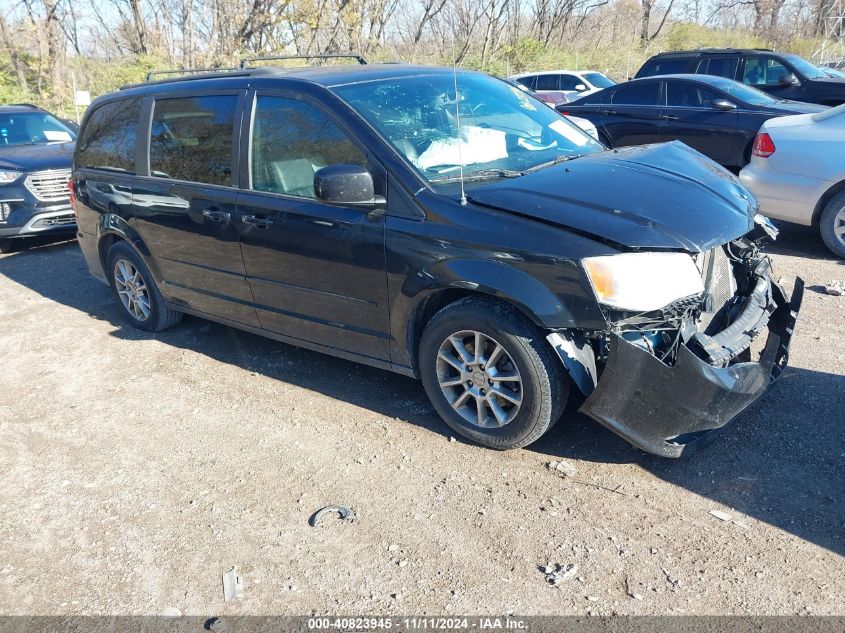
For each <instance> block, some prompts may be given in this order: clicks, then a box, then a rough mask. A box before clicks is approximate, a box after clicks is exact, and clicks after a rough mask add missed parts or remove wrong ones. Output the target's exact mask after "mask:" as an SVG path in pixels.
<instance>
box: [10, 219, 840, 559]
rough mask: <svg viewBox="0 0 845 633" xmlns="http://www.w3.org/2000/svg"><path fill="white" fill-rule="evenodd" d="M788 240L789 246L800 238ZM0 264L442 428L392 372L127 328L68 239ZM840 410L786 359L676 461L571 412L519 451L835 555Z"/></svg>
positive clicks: (237, 339) (834, 379)
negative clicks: (622, 480)
mask: <svg viewBox="0 0 845 633" xmlns="http://www.w3.org/2000/svg"><path fill="white" fill-rule="evenodd" d="M806 237H807V238H808V240H809V236H806ZM809 243H810V242H809V241H808V244H809ZM797 248H798V249H799V252H800V250H801V249H803V248H804V246H801V245H800V244H799V245H798V247H797ZM821 248H822V249H823V248H824V247H823V246H821ZM813 252H814V253H815V255H809V256H819V251H818V249H817V248H816V247H815V246H813ZM825 252H826V251H825ZM794 253H795V251H794V250H793V251H791V254H794ZM0 274H2V275H4V276H5V277H7V278H8V279H10V280H12V281H14V282H17V283H19V284H21V285H24V286H26V287H28V288H30V289H32V290H34V291H35V292H38V293H39V294H41V295H42V296H44V297H46V298H48V299H51V300H53V301H57V302H59V303H62V304H64V305H66V306H69V307H72V308H75V309H78V310H80V311H82V312H86V313H88V314H89V315H91V316H92V317H93V318H96V319H99V320H103V321H107V322H109V323H110V324H112V325H113V326H114V328H115V329H114V331H113V335H114V336H116V337H120V338H124V339H145V338H156V339H158V340H160V341H163V342H165V343H168V344H170V345H173V346H175V347H179V348H184V349H190V350H192V351H195V352H197V353H201V354H205V355H208V356H209V357H211V358H214V359H215V360H218V361H220V362H223V363H230V364H234V365H237V366H239V367H242V368H244V369H246V370H248V371H253V372H256V373H261V374H263V375H266V376H268V377H272V378H275V379H278V380H280V381H284V382H287V383H290V384H295V385H298V386H300V387H303V388H306V389H310V390H314V391H317V392H320V393H323V394H325V395H328V396H330V397H332V398H335V399H338V400H342V401H346V402H350V403H353V404H355V405H358V406H361V407H364V408H368V409H370V410H373V411H376V412H378V413H380V414H383V415H386V416H390V417H395V418H399V419H402V420H406V421H408V422H411V423H413V424H416V425H418V426H421V427H423V428H425V429H428V430H430V431H432V432H434V433H440V434H449V433H450V431H449V429H448V427H446V425H445V424H444V423H443V422H442V421H441V420H440V419H439V418H438V417H437V416H436V414H434V412H433V410H432V408H431V407H430V405H429V404H428V401H427V398H426V396H425V393H424V392H423V389H422V386H421V385H420V383H418V382H417V381H414V380H411V379H409V378H405V377H403V376H399V375H396V374H392V373H390V372H386V371H381V370H378V369H373V368H370V367H366V366H363V365H359V364H356V363H351V362H348V361H343V360H339V359H335V358H332V357H329V356H325V355H322V354H318V353H316V352H310V351H307V350H302V349H299V348H295V347H291V346H288V345H284V344H282V343H277V342H275V341H271V340H269V339H265V338H262V337H260V336H255V335H251V334H246V333H243V332H240V331H237V330H234V329H231V328H228V327H224V326H220V325H216V324H211V323H209V322H207V321H204V320H201V319H195V318H186V319H185V320H184V321H183V322H182V323H181V324H179V325H178V326H176V327H174V328H172V329H171V330H167V331H165V332H161V333H158V334H147V333H144V332H140V331H138V330H135V329H133V328H131V327H129V326H127V325H126V324H125V322H124V321H123V320H122V318H121V314H120V311H119V308H118V306H117V304H116V303H115V302H114V300H113V298H112V295H111V291H110V290H109V289H108V288H107V287H106V286H104V285H102V284H101V283H99V282H97V281H95V280H94V279H93V278H92V277H90V275H89V274H88V272H87V270H86V268H85V264H84V262H83V259H82V255H81V253H80V252H79V249H78V247H77V246H76V244H73V243H64V244H56V245H52V246H44V247H40V248H36V249H33V250H28V251H23V252H19V253H15V254H12V255H7V256H5V257H2V258H0ZM843 411H845V377H844V376H841V375H834V374H827V373H821V372H815V371H811V370H806V369H796V368H790V369H788V370H787V372H786V373H785V375H784V377H783V378H782V380H781V381H780V382H779V383H778V384H777V385H776V386H775V387H774V388H773V389H772V391H771V392H770V393H769V394H767V396H766V397H765V398H764V399H763V400H762V401H760V402H758V403H757V404H755V405H753V406H752V407H751V408H750V409H749V410H748V411H746V412H745V413H744V414H743V415H741V416H740V417H739V418H738V419H737V420H736V421H735V422H734V423H733V424H731V425H729V427H728V428H726V429H724V430H723V431H721V432H720V433H719V434H718V438H716V441H715V442H713V443H710V444H709V445H706V446H704V447H702V448H701V449H700V450H698V451H697V452H696V453H695V454H694V455H692V456H689V457H687V458H686V459H681V460H665V459H661V458H658V457H654V456H651V455H647V454H645V453H643V452H641V451H639V450H637V449H635V448H633V447H631V446H630V445H628V444H627V443H625V442H624V441H623V440H621V439H619V438H618V437H616V436H615V435H614V434H612V433H610V432H609V431H607V430H605V429H604V428H602V427H600V426H599V425H597V424H595V423H593V422H591V421H590V420H588V419H586V418H585V417H584V416H582V415H578V414H576V413H572V412H571V411H570V413H569V415H568V416H567V417H565V419H564V420H562V421H561V422H560V423H559V424H558V426H557V427H555V429H553V430H552V432H550V433H548V434H547V435H546V436H545V437H543V438H542V439H541V440H540V441H538V442H537V443H535V444H534V445H532V446H531V447H530V448H529V449H527V450H531V451H534V452H536V453H538V454H541V455H544V456H549V457H551V456H554V457H557V458H561V457H565V458H573V459H579V460H586V461H594V462H599V463H636V464H638V465H640V466H641V467H642V468H644V469H645V470H647V471H649V472H651V473H653V474H654V475H656V476H657V477H660V478H662V479H664V480H666V481H668V482H670V483H673V484H675V485H677V486H680V487H682V488H685V489H687V490H689V491H691V492H694V493H696V494H698V495H701V496H702V497H706V498H709V499H712V500H713V501H714V502H718V503H719V504H724V505H725V506H728V507H731V508H733V509H735V510H736V511H737V512H740V513H743V514H745V515H748V516H751V517H754V518H756V519H759V520H761V521H765V522H766V523H769V524H771V525H774V526H776V527H778V528H781V529H783V530H785V531H787V532H790V533H792V534H794V535H796V536H798V537H800V538H802V539H805V540H807V541H810V542H813V543H816V544H818V545H821V546H823V547H826V548H828V549H830V550H832V551H834V552H837V553H839V554H845V533H843V531H842V525H843V523H845V492H843V491H845V481H843V472H845V435H843V431H845V428H843V421H845V420H843Z"/></svg>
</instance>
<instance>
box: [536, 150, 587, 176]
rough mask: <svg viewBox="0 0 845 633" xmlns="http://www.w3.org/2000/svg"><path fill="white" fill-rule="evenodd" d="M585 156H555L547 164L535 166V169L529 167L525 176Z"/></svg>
mask: <svg viewBox="0 0 845 633" xmlns="http://www.w3.org/2000/svg"><path fill="white" fill-rule="evenodd" d="M582 156H583V154H568V155H565V156H555V157H554V158H553V159H552V160H549V161H546V162H545V163H540V164H539V165H534V166H533V167H529V168H528V169H526V170H525V171H523V172H522V173H523V174H530V173H531V172H533V171H540V170H541V169H545V168H546V167H553V166H554V165H557V164H558V163H565V162H566V161H568V160H575V159H576V158H581V157H582Z"/></svg>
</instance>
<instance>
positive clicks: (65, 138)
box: [44, 130, 73, 141]
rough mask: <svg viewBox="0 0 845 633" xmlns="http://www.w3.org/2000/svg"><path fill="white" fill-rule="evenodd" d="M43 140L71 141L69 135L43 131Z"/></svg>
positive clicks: (54, 131) (55, 131) (57, 131)
mask: <svg viewBox="0 0 845 633" xmlns="http://www.w3.org/2000/svg"><path fill="white" fill-rule="evenodd" d="M44 138H46V139H47V140H48V141H72V140H73V139H72V138H71V137H70V134H68V133H67V132H62V131H61V130H44Z"/></svg>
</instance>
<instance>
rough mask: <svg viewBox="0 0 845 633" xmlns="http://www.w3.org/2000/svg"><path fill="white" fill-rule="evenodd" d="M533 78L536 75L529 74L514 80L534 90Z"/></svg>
mask: <svg viewBox="0 0 845 633" xmlns="http://www.w3.org/2000/svg"><path fill="white" fill-rule="evenodd" d="M535 79H536V77H535V76H534V75H531V76H529V77H521V78H520V79H517V80H516V82H517V83H520V84H522V85H523V86H525V87H526V88H528V89H530V90H534V80H535Z"/></svg>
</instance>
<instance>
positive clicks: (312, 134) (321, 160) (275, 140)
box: [252, 96, 367, 198]
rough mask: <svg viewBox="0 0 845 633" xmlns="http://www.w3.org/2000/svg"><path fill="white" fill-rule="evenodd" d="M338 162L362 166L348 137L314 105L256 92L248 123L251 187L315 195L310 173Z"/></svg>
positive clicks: (363, 161) (362, 159)
mask: <svg viewBox="0 0 845 633" xmlns="http://www.w3.org/2000/svg"><path fill="white" fill-rule="evenodd" d="M337 163H351V164H353V165H361V166H362V167H366V166H367V158H366V156H364V154H363V152H361V150H360V149H359V148H358V146H357V145H355V143H353V141H352V140H351V139H350V138H349V136H348V135H347V134H346V132H344V131H343V130H342V129H340V127H339V126H338V125H337V124H336V123H335V122H334V121H332V120H331V119H330V118H329V117H328V115H327V114H325V113H324V112H323V111H322V110H320V109H319V108H317V107H315V106H313V105H311V104H309V103H307V102H304V101H297V100H294V99H288V98H284V97H273V96H259V97H258V100H257V102H256V105H255V118H254V120H253V126H252V188H253V189H257V190H259V191H270V192H272V193H285V194H288V195H292V196H300V197H303V198H314V197H315V196H314V174H315V173H316V172H317V170H318V169H321V168H322V167H326V166H327V165H333V164H337Z"/></svg>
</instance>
